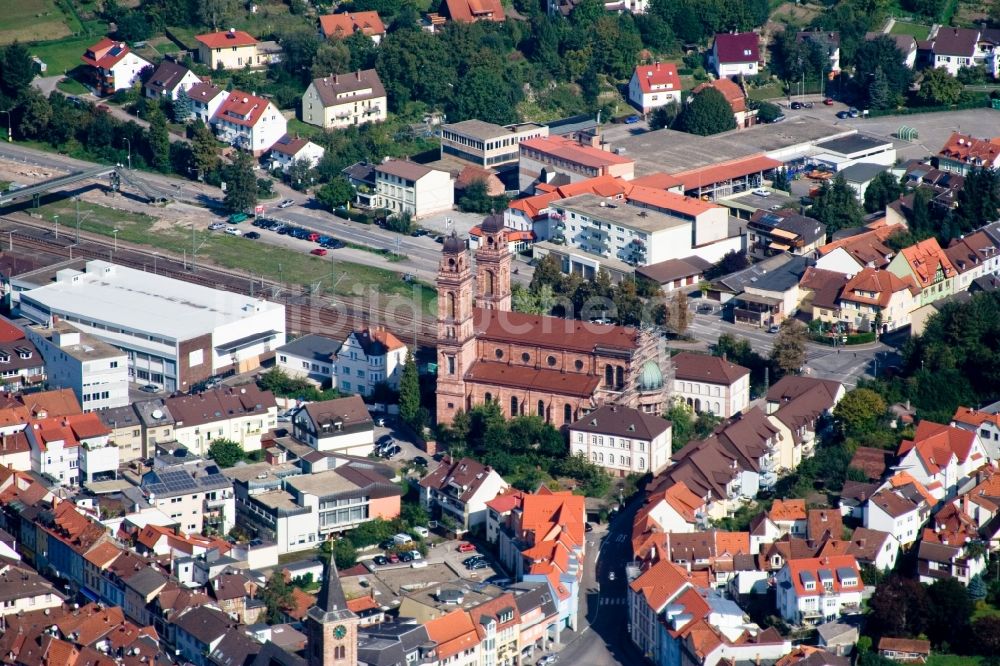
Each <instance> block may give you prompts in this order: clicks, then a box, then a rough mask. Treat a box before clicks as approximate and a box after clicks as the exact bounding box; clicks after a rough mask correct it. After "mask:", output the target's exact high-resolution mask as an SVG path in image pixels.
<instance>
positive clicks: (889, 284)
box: [840, 268, 920, 308]
mask: <svg viewBox="0 0 1000 666" xmlns="http://www.w3.org/2000/svg"><path fill="white" fill-rule="evenodd" d="M904 290H905V291H909V292H910V293H911V294H912V295H914V296H916V295H917V294H919V293H920V288H919V287H917V285H915V284H914V283H913V278H912V277H910V276H909V275H907V276H906V278H905V279H904V278H901V277H899V276H898V275H896V274H895V273H892V272H890V271H883V270H877V269H874V268H864V269H862V270H861V272H860V273H858V274H857V275H855V276H854V277H852V278H851V279H849V280H848V281H847V284H845V285H844V289H843V290H842V291H841V294H840V300H841V301H847V302H849V303H862V304H865V305H878V306H879V307H882V308H885V307H888V306H889V302H890V301H891V300H892V297H893V295H894V294H897V293H899V292H901V291H904ZM868 293H872V294H875V295H874V296H868V295H865V294H868Z"/></svg>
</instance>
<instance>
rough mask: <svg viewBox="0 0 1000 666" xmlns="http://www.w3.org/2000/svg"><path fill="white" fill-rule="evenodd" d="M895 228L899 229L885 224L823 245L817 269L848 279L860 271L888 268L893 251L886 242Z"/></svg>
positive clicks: (819, 250) (820, 249)
mask: <svg viewBox="0 0 1000 666" xmlns="http://www.w3.org/2000/svg"><path fill="white" fill-rule="evenodd" d="M898 229H902V227H899V226H895V225H885V226H881V227H878V228H876V229H869V230H868V231H864V232H862V233H860V234H854V235H851V236H848V237H846V238H841V239H838V240H834V241H832V242H830V243H827V244H826V245H822V246H820V247H819V248H818V249H817V252H818V253H819V259H817V261H816V268H818V269H822V270H827V271H833V272H836V273H841V274H843V275H848V276H851V275H854V274H856V273H857V272H858V271H860V270H861V269H862V268H877V269H882V268H887V267H888V266H889V262H890V261H892V258H893V255H895V252H894V251H893V249H892V248H890V247H889V246H888V245H886V244H885V241H886V240H887V239H888V237H889V236H890V235H892V233H894V232H895V231H896V230H898Z"/></svg>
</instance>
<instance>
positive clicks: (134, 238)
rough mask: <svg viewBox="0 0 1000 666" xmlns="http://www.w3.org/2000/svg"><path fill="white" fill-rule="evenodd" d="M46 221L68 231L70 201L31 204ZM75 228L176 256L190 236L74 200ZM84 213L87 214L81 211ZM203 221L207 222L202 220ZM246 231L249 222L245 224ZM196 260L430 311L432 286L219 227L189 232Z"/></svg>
mask: <svg viewBox="0 0 1000 666" xmlns="http://www.w3.org/2000/svg"><path fill="white" fill-rule="evenodd" d="M36 212H38V213H40V214H41V215H43V216H44V218H45V219H46V220H52V219H53V216H54V215H59V219H60V220H62V223H61V225H60V226H62V227H63V228H64V230H65V233H73V229H74V228H75V225H76V204H75V202H73V201H69V200H63V201H55V202H52V203H48V204H45V205H44V206H41V207H40V208H38V209H37V211H36ZM80 212H81V217H82V218H83V219H82V220H81V223H80V230H81V231H87V232H91V233H96V234H101V235H103V236H108V237H113V236H114V233H113V230H114V229H118V240H120V241H125V242H130V243H135V244H137V245H145V246H148V247H155V248H159V249H162V250H164V251H166V252H171V253H173V254H176V255H178V256H180V255H182V254H183V253H185V252H186V253H187V255H188V256H189V257H190V256H191V255H190V253H191V247H192V238H191V230H190V228H187V229H184V228H179V227H172V226H171V227H164V226H163V225H161V226H160V227H159V228H156V229H154V228H153V227H154V225H156V223H157V219H156V218H154V217H151V216H149V215H143V214H139V213H131V212H127V211H120V210H116V209H113V208H108V207H106V206H101V205H98V204H91V203H88V202H81V203H80ZM85 213H90V214H89V215H84V214H85ZM205 226H207V224H206V225H205ZM244 226H246V227H247V230H249V228H250V227H249V224H245V225H244ZM195 245H196V246H197V247H198V254H197V257H198V261H199V262H201V261H204V259H205V258H209V257H210V258H211V260H212V262H213V263H214V264H216V265H217V266H220V267H222V268H231V269H239V270H241V271H242V270H245V271H248V272H252V273H253V274H254V275H255V276H262V277H264V278H266V279H270V280H281V281H282V282H284V283H291V284H295V285H311V284H315V283H317V282H321V283H322V288H323V291H324V292H325V293H326V294H328V295H332V296H365V297H370V294H371V293H372V291H374V292H375V293H376V294H383V295H391V296H402V297H404V298H413V297H414V295H415V294H414V289H415V288H416V289H417V292H416V296H417V297H418V298H419V299H420V300H421V304H422V307H423V308H424V312H427V313H431V312H433V311H434V310H433V309H432V306H433V304H434V291H433V290H432V289H430V288H429V287H427V286H426V285H417V286H416V287H414V286H413V285H409V284H407V283H405V282H403V280H402V279H401V276H400V274H399V273H398V272H396V271H390V270H385V269H382V268H375V267H372V266H364V265H361V264H354V263H350V262H343V261H330V260H329V259H321V258H319V257H314V256H311V255H309V254H306V253H305V252H298V251H295V250H290V249H285V248H281V247H276V246H274V245H271V244H269V243H263V242H254V241H249V240H246V239H244V238H239V237H235V236H229V235H226V234H224V233H222V232H221V231H217V232H210V231H208V230H207V229H205V228H201V229H198V230H197V231H196V232H195Z"/></svg>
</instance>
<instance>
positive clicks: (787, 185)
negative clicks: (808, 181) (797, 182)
mask: <svg viewBox="0 0 1000 666" xmlns="http://www.w3.org/2000/svg"><path fill="white" fill-rule="evenodd" d="M771 187H773V188H774V189H776V190H781V191H782V192H791V191H792V183H791V181H790V180H789V179H788V169H775V170H774V178H773V179H772V180H771Z"/></svg>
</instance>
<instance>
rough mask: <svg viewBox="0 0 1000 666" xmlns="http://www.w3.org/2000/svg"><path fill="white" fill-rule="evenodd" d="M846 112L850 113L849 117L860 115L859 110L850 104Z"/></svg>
mask: <svg viewBox="0 0 1000 666" xmlns="http://www.w3.org/2000/svg"><path fill="white" fill-rule="evenodd" d="M847 113H849V114H850V116H851V118H857V117H858V116H860V115H861V112H860V111H858V110H857V109H856V108H854V107H853V106H852V107H851V108H849V109H848V110H847Z"/></svg>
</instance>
